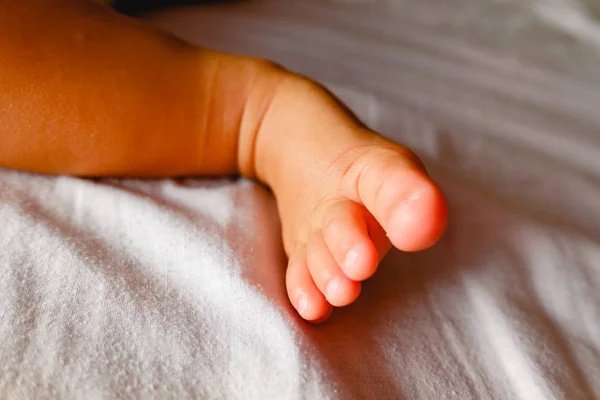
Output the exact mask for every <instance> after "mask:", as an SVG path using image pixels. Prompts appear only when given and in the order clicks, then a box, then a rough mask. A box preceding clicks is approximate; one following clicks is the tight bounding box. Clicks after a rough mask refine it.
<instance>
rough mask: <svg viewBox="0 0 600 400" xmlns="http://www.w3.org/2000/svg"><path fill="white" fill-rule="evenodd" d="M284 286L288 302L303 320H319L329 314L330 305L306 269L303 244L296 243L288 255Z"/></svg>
mask: <svg viewBox="0 0 600 400" xmlns="http://www.w3.org/2000/svg"><path fill="white" fill-rule="evenodd" d="M286 287H287V293H288V297H289V299H290V302H291V303H292V305H293V306H294V308H295V309H296V310H297V311H298V314H300V316H301V317H302V318H304V319H305V320H307V321H311V322H321V321H323V320H325V319H326V318H327V317H328V316H329V315H330V314H331V310H332V307H331V305H330V304H329V303H328V302H327V300H326V299H325V296H323V294H322V293H321V291H320V290H319V289H318V288H317V286H316V285H315V282H314V281H313V278H312V277H311V274H310V272H309V270H308V266H307V263H306V246H305V245H297V246H296V248H295V249H294V252H293V253H292V256H291V257H290V260H289V263H288V268H287V272H286Z"/></svg>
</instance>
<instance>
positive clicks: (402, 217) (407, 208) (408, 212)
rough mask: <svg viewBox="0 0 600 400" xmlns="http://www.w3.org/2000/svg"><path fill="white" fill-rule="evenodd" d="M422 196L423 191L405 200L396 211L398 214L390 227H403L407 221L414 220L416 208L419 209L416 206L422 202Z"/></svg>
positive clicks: (395, 214) (394, 216)
mask: <svg viewBox="0 0 600 400" xmlns="http://www.w3.org/2000/svg"><path fill="white" fill-rule="evenodd" d="M422 194H423V193H422V191H419V192H416V193H413V194H412V195H411V196H410V197H409V198H408V199H406V200H404V201H403V202H402V203H401V204H400V206H398V208H397V209H396V212H395V213H394V215H393V217H392V219H391V221H390V226H398V225H403V224H404V223H406V221H409V220H412V218H413V215H414V214H415V211H416V207H418V205H416V204H417V203H418V202H419V200H421V197H422ZM388 236H389V235H388Z"/></svg>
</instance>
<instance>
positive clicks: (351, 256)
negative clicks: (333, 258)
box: [344, 247, 358, 272]
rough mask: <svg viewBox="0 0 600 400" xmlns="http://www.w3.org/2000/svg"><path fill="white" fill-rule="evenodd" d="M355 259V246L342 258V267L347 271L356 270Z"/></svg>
mask: <svg viewBox="0 0 600 400" xmlns="http://www.w3.org/2000/svg"><path fill="white" fill-rule="evenodd" d="M356 260H358V250H357V249H356V247H355V248H353V249H350V250H349V251H348V252H347V253H346V258H345V259H344V269H345V270H346V271H347V272H348V271H354V270H356V267H357V265H356Z"/></svg>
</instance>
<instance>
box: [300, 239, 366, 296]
mask: <svg viewBox="0 0 600 400" xmlns="http://www.w3.org/2000/svg"><path fill="white" fill-rule="evenodd" d="M306 252H307V255H306V261H307V265H308V270H309V271H310V274H311V276H312V278H313V281H314V283H315V285H316V286H317V288H319V290H320V291H321V293H323V295H324V296H325V298H326V299H327V301H328V302H329V303H330V304H331V305H333V306H336V307H343V306H346V305H348V304H350V303H352V302H353V301H354V300H356V298H357V297H358V295H359V294H360V282H356V281H353V280H351V279H349V278H348V277H347V276H346V275H345V274H344V272H343V271H342V270H341V268H340V267H339V266H338V264H337V262H336V261H335V259H334V258H333V256H332V255H331V252H330V251H329V248H328V247H327V244H326V243H325V239H324V238H323V232H322V231H316V232H314V233H313V235H312V236H311V239H310V240H309V244H308V246H307V249H306Z"/></svg>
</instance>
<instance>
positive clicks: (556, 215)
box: [0, 0, 600, 400]
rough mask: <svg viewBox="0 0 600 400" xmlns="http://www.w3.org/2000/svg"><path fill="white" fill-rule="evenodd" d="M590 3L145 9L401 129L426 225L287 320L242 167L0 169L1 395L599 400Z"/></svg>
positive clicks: (468, 1) (393, 131)
mask: <svg viewBox="0 0 600 400" xmlns="http://www.w3.org/2000/svg"><path fill="white" fill-rule="evenodd" d="M594 6H595V3H592V2H591V1H590V3H589V4H587V3H584V2H577V1H575V0H572V1H568V0H564V1H559V0H556V1H550V0H547V1H542V0H540V1H516V0H515V1H510V0H506V1H502V2H498V1H492V0H451V1H446V2H440V1H437V0H421V1H396V0H394V1H392V0H390V1H383V0H381V1H362V2H361V1H354V2H350V1H347V2H342V1H325V0H318V1H317V0H315V1H308V0H306V1H292V0H273V1H270V0H264V1H262V0H256V1H248V2H241V3H239V4H235V5H228V6H226V7H225V6H215V7H199V8H197V9H185V10H181V11H173V12H170V13H167V14H162V15H155V16H153V17H152V18H151V19H152V20H153V21H155V22H156V23H159V24H161V25H163V26H166V27H168V28H169V29H171V30H173V31H174V32H176V33H177V34H180V35H182V36H184V37H186V38H188V39H190V40H193V41H196V42H198V43H202V44H204V45H206V46H209V47H215V48H221V49H225V50H236V51H239V52H245V53H251V54H257V55H262V56H268V57H271V58H274V59H275V60H277V61H279V62H282V63H283V64H285V65H287V66H289V67H291V68H293V69H296V70H299V71H301V72H303V73H306V74H308V75H311V76H313V77H315V78H317V79H319V80H322V81H323V82H324V83H325V84H326V85H328V86H329V87H330V88H332V90H334V91H335V92H336V93H338V94H339V95H340V96H341V97H342V98H343V99H344V100H346V101H347V102H348V103H349V104H350V106H351V107H352V108H354V109H355V110H356V111H357V112H358V114H360V116H361V117H362V118H363V119H364V120H365V121H366V122H367V123H369V124H370V125H371V126H373V127H374V128H376V129H379V130H381V131H383V132H385V133H386V134H388V135H390V136H392V137H394V138H395V139H397V140H400V141H403V142H404V143H406V144H407V145H409V146H411V147H413V148H415V149H416V150H417V152H418V153H419V154H420V155H422V156H423V158H424V159H425V160H426V162H427V164H428V166H429V167H430V171H431V173H432V174H433V175H434V176H435V177H436V179H438V180H439V181H440V183H441V185H442V186H443V188H444V190H445V191H446V192H447V194H448V198H449V200H450V202H451V224H450V228H449V231H448V234H447V235H446V237H445V238H444V239H443V241H442V242H441V243H440V244H439V245H438V246H437V247H435V248H434V249H432V250H429V251H427V252H424V253H419V254H402V253H399V252H393V253H392V254H391V255H390V256H389V257H388V258H387V259H386V261H385V262H384V265H383V266H382V268H381V271H380V272H379V273H378V274H377V275H376V276H375V277H374V278H373V279H371V280H370V281H368V282H367V283H366V284H365V285H364V288H363V294H362V296H361V299H360V300H359V301H358V303H357V304H356V305H353V306H351V307H348V308H345V309H342V310H338V311H337V312H336V313H335V314H334V315H333V318H332V320H331V322H329V323H328V324H326V325H324V326H320V327H312V326H310V325H308V324H305V323H303V322H302V321H300V320H299V319H298V318H297V317H296V316H295V314H294V313H293V312H292V310H291V308H290V306H289V305H288V302H287V298H286V296H285V290H284V286H283V285H284V279H283V276H284V265H285V264H284V257H283V254H282V250H281V247H280V244H279V241H280V237H279V232H278V229H279V228H278V220H277V213H276V207H275V204H274V202H273V200H272V198H271V197H270V195H269V194H268V193H267V192H266V191H265V190H264V189H262V188H261V187H260V186H258V185H255V184H254V183H251V182H249V181H245V180H241V181H230V180H226V179H224V180H165V181H150V182H139V181H119V180H102V181H91V180H79V179H73V178H65V177H41V176H32V175H27V174H22V173H16V172H10V171H1V172H0V221H1V225H0V305H1V307H0V397H1V398H9V399H21V398H23V399H25V398H41V399H44V398H47V399H50V398H52V399H53V398H66V399H71V398H80V399H93V398H161V399H162V398H215V399H225V398H228V399H229V398H231V399H269V398H273V399H319V398H331V399H350V398H360V399H362V398H365V399H403V398H406V399H523V400H532V399H533V400H536V399H568V400H579V399H592V398H600V378H599V377H600V184H599V182H600V136H599V133H598V132H600V117H598V113H597V111H598V105H599V104H600V69H599V68H598V66H599V65H600V57H599V55H600V40H598V39H597V38H598V37H599V36H598V35H597V32H598V31H599V28H598V24H597V22H596V19H595V18H596V17H595V16H596V15H597V14H596V11H597V10H596V9H594Z"/></svg>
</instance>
